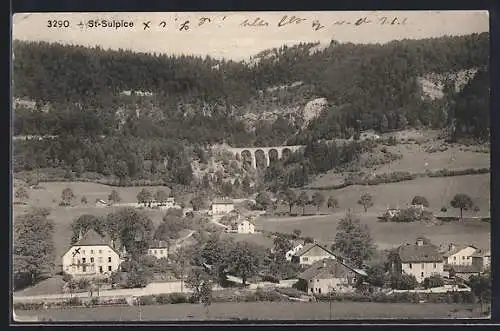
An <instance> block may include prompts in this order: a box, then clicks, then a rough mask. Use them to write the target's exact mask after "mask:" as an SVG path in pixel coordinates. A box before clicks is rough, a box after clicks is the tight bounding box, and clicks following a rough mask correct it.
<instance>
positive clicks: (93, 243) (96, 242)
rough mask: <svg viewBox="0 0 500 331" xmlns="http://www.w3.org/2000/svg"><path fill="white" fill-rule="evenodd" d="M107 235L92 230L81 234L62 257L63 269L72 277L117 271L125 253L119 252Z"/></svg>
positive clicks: (93, 275) (99, 274)
mask: <svg viewBox="0 0 500 331" xmlns="http://www.w3.org/2000/svg"><path fill="white" fill-rule="evenodd" d="M116 248H117V246H116V245H115V243H114V242H113V240H111V239H110V238H109V237H108V236H106V235H105V236H101V235H100V234H98V233H97V232H96V231H94V230H92V229H91V230H89V231H87V233H85V235H83V236H82V235H81V234H80V237H79V240H78V241H77V242H76V243H75V244H74V245H72V246H71V248H69V249H68V251H67V252H66V253H65V254H64V255H63V257H62V267H63V271H64V272H65V273H67V274H69V275H72V276H73V277H96V276H105V275H109V274H110V273H111V272H114V271H117V270H118V269H119V267H120V264H121V263H122V261H123V259H122V256H124V255H125V254H126V250H125V248H124V247H123V249H122V252H119V251H118V250H117V249H116Z"/></svg>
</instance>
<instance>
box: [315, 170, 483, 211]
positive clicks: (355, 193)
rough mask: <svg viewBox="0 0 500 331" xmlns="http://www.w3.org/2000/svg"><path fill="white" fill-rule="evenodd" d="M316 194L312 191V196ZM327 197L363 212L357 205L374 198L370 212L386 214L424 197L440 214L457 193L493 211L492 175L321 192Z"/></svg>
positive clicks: (418, 180)
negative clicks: (365, 195)
mask: <svg viewBox="0 0 500 331" xmlns="http://www.w3.org/2000/svg"><path fill="white" fill-rule="evenodd" d="M314 192H315V190H308V193H309V194H310V195H312V194H313V193H314ZM320 192H321V193H322V194H324V195H325V197H328V196H330V195H332V196H334V197H335V198H337V199H338V201H339V206H340V209H342V210H344V209H349V208H350V209H353V210H357V211H362V210H363V207H362V206H360V205H358V204H357V201H358V200H359V197H360V196H361V195H362V194H363V193H365V192H366V193H369V194H371V195H372V196H373V203H374V206H373V207H371V208H370V209H369V210H371V211H383V210H386V209H387V208H388V207H392V208H396V207H398V205H399V206H400V207H404V206H406V205H407V204H409V203H410V202H411V199H413V197H414V196H415V195H422V196H424V197H426V198H427V200H428V201H429V204H430V207H429V209H430V210H432V211H435V212H438V211H439V210H440V209H441V207H443V206H447V207H449V206H450V201H451V199H453V196H454V195H455V194H457V193H465V194H468V195H469V196H470V197H471V198H472V201H473V202H474V203H475V204H476V205H477V206H479V208H480V209H481V213H486V214H488V213H489V210H490V174H480V175H467V176H454V177H439V178H417V179H414V180H410V181H405V182H399V183H389V184H380V185H366V186H361V185H352V186H348V187H345V188H342V189H339V190H321V191H320Z"/></svg>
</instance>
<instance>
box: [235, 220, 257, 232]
mask: <svg viewBox="0 0 500 331" xmlns="http://www.w3.org/2000/svg"><path fill="white" fill-rule="evenodd" d="M237 232H238V233H255V224H253V223H252V222H250V220H248V219H244V220H243V221H241V222H239V223H238V227H237Z"/></svg>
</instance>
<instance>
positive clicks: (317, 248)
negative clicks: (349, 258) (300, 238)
mask: <svg viewBox="0 0 500 331" xmlns="http://www.w3.org/2000/svg"><path fill="white" fill-rule="evenodd" d="M338 258H339V257H338V256H337V255H336V254H334V253H333V252H331V251H330V250H328V249H326V248H325V247H323V246H321V245H320V244H318V243H311V244H307V245H304V247H302V249H300V250H299V251H298V252H297V253H296V254H295V256H293V257H292V261H297V262H298V263H299V264H300V265H312V264H313V263H315V262H317V261H321V260H323V259H338ZM339 259H341V260H342V258H339Z"/></svg>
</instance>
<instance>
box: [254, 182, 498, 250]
mask: <svg viewBox="0 0 500 331" xmlns="http://www.w3.org/2000/svg"><path fill="white" fill-rule="evenodd" d="M307 192H308V193H309V194H310V195H312V194H313V193H314V192H315V190H307ZM320 192H321V193H322V194H324V195H325V196H326V197H328V196H330V195H331V196H334V197H336V198H337V199H338V201H339V207H340V208H338V209H337V211H336V212H334V213H333V214H331V215H330V216H318V217H305V218H304V217H296V218H286V219H281V218H275V219H273V218H260V219H258V220H257V223H258V225H259V226H260V227H262V228H263V229H264V230H267V231H278V232H287V233H291V232H292V231H293V230H294V229H299V230H301V231H302V234H303V235H304V236H311V237H313V238H315V239H317V240H318V241H320V242H324V243H328V244H331V243H333V241H334V239H335V231H336V227H337V225H338V223H339V221H340V219H341V218H342V217H343V216H344V215H345V211H346V210H347V209H351V210H353V211H354V212H355V213H356V215H357V216H358V217H359V218H360V220H361V222H362V223H363V224H366V225H368V227H369V229H370V231H371V234H372V237H373V239H374V241H375V242H376V243H377V244H378V246H379V247H380V248H390V247H394V246H397V245H400V244H402V243H404V242H413V241H414V240H415V237H416V236H419V235H425V236H427V237H428V238H429V239H431V240H432V241H433V242H435V243H436V244H446V243H450V242H453V243H456V244H469V243H470V244H476V245H479V246H480V247H483V248H489V245H490V233H491V227H490V224H489V223H486V222H480V221H464V222H454V223H447V224H424V223H421V222H414V223H382V222H379V221H378V219H377V216H379V215H380V213H381V212H383V211H385V210H386V208H388V207H392V208H396V207H398V206H399V207H404V206H406V205H407V204H409V203H410V202H411V199H412V198H413V197H414V196H416V195H423V196H424V197H426V198H427V200H428V201H429V203H430V207H429V209H430V210H431V211H433V212H439V210H440V209H441V207H443V206H446V207H448V208H451V207H450V201H451V200H452V198H453V196H454V195H455V194H456V193H467V194H469V195H470V196H471V198H472V200H473V201H474V203H475V204H476V205H478V206H479V207H480V209H481V211H482V212H480V213H489V210H490V175H489V174H481V175H467V176H456V177H443V178H418V179H415V180H411V181H405V182H399V183H390V184H381V185H374V186H359V185H353V186H349V187H346V188H343V189H339V190H321V191H320ZM363 193H369V194H371V195H372V196H373V202H374V206H373V207H371V208H369V209H368V212H367V213H365V212H364V211H363V207H362V206H360V205H358V204H357V201H358V199H359V197H360V196H361V194H363ZM294 210H295V211H296V212H298V213H300V212H301V210H300V208H295V209H294Z"/></svg>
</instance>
